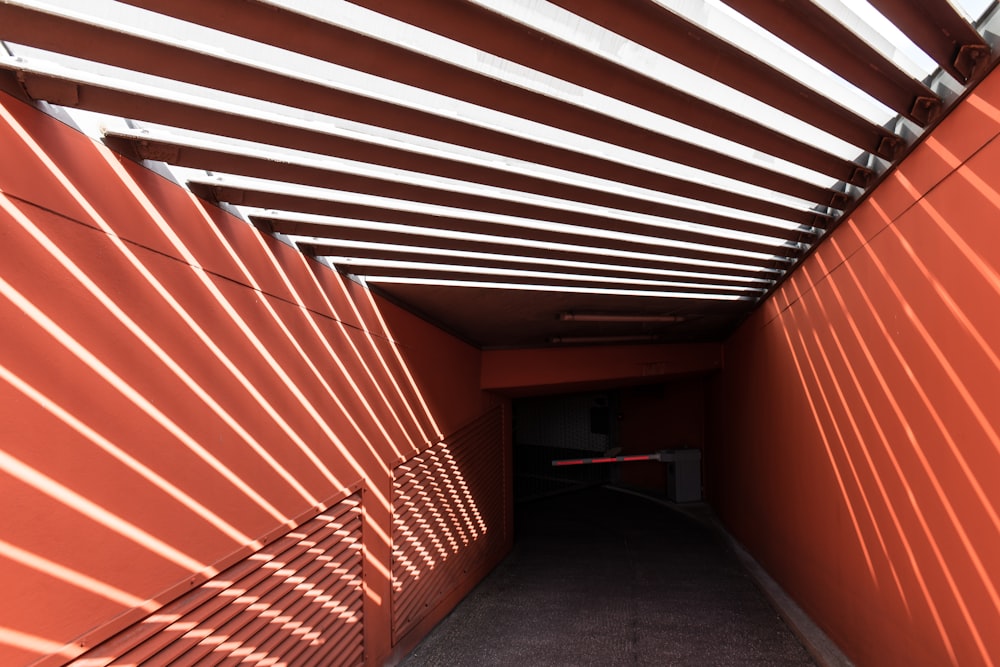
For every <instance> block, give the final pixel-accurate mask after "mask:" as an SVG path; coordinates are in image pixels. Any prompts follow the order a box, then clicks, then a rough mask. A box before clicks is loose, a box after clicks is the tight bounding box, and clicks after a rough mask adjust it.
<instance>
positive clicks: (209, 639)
mask: <svg viewBox="0 0 1000 667" xmlns="http://www.w3.org/2000/svg"><path fill="white" fill-rule="evenodd" d="M361 528H362V512H361V500H360V495H359V494H354V495H353V496H349V497H348V498H345V499H344V500H342V501H340V502H338V503H336V504H335V505H333V506H332V507H330V508H329V509H328V510H326V511H325V512H322V513H320V514H319V515H317V516H315V517H314V518H312V519H309V520H308V521H306V522H304V523H303V524H301V525H300V526H298V527H297V528H295V529H293V530H292V531H290V532H288V533H287V534H285V535H284V536H282V537H280V538H278V539H277V540H275V541H274V542H272V543H271V544H269V545H268V546H266V547H264V548H263V549H261V550H260V551H258V552H256V553H254V554H253V555H251V556H250V557H248V558H246V559H244V560H243V561H241V562H239V563H237V564H236V565H234V566H232V567H230V568H228V569H227V570H225V571H223V572H222V573H220V574H219V575H218V576H216V577H214V578H213V579H210V580H208V581H207V582H205V583H204V584H202V585H201V586H199V587H198V588H196V589H194V590H192V591H191V592H190V593H188V594H186V595H184V596H183V597H181V598H179V599H177V600H175V601H174V602H172V603H170V604H168V605H166V606H165V607H163V608H162V609H160V610H159V611H157V612H156V613H154V614H152V615H150V616H149V617H147V618H146V619H145V620H143V621H142V622H140V623H137V624H136V625H134V626H132V627H130V628H128V629H127V630H125V631H123V632H122V633H120V634H119V635H117V636H115V637H112V638H111V639H109V640H108V641H106V642H104V643H102V644H100V645H98V646H96V647H95V648H94V649H92V650H91V651H89V652H87V653H85V654H84V655H82V656H81V657H79V658H78V659H76V660H75V661H74V662H72V663H71V665H73V666H74V667H96V666H97V665H168V664H179V665H210V664H211V665H215V664H219V663H222V662H225V663H231V662H239V661H243V662H245V663H247V664H260V665H273V664H283V665H322V666H323V667H328V666H332V665H357V664H361V663H362V662H363V658H364V633H363V627H364V626H363V623H362V608H363V603H364V597H363V590H362V563H363V559H362V544H361Z"/></svg>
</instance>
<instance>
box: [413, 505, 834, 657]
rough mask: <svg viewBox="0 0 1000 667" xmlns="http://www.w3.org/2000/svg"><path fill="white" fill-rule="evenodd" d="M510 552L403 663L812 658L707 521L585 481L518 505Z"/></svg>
mask: <svg viewBox="0 0 1000 667" xmlns="http://www.w3.org/2000/svg"><path fill="white" fill-rule="evenodd" d="M515 525H516V527H517V537H516V541H515V545H514V550H513V551H512V553H511V555H510V556H509V557H508V558H507V559H506V560H504V561H503V563H501V564H500V566H499V567H497V569H496V570H494V572H493V573H492V574H491V575H490V576H489V577H487V578H486V579H485V580H484V581H483V582H482V583H481V584H480V585H479V586H478V587H477V588H476V589H475V590H474V591H473V592H472V593H471V594H470V595H469V596H468V597H467V598H466V599H465V600H463V601H462V603H461V604H460V605H459V606H458V607H457V608H456V609H455V611H454V612H453V613H452V614H451V615H450V616H448V617H447V618H446V619H444V620H443V621H442V622H441V623H440V624H439V625H438V626H437V627H436V628H435V629H434V630H433V631H432V632H431V634H430V635H428V636H427V637H426V638H425V639H424V641H423V642H422V643H421V644H420V645H419V646H418V647H417V648H416V649H415V650H414V651H413V652H412V653H411V654H410V655H409V656H407V657H406V658H405V659H404V660H403V662H402V663H400V664H401V665H404V666H405V667H423V666H432V665H439V666H442V667H444V666H447V667H455V666H478V665H517V666H519V667H535V666H545V667H557V666H563V665H565V666H566V667H570V666H572V667H581V666H584V665H602V666H611V665H656V666H672V665H678V666H680V665H690V666H692V667H694V666H697V667H706V666H712V665H719V666H723V665H767V666H769V667H770V666H779V665H813V664H814V662H813V661H812V659H811V658H810V657H809V654H808V653H807V652H806V650H805V649H804V648H803V647H802V645H801V644H800V643H799V642H798V641H797V639H796V638H795V636H794V635H793V634H792V632H791V631H790V630H789V629H788V627H787V626H786V625H785V624H784V623H783V621H782V620H781V618H780V617H779V616H778V614H777V612H776V611H775V610H774V609H773V608H772V607H771V606H770V605H769V604H768V602H767V601H766V600H765V598H764V597H763V596H762V595H761V593H760V592H759V590H758V589H757V588H756V586H755V585H754V583H753V581H752V580H751V579H750V577H749V576H748V575H747V573H746V571H745V570H744V569H743V568H742V566H741V565H740V564H739V562H738V561H737V560H736V559H735V557H734V556H733V555H732V554H731V552H729V551H728V550H727V549H726V548H725V546H723V544H722V542H721V541H720V539H719V538H718V537H717V536H716V534H715V533H714V532H713V531H712V530H711V529H710V528H707V527H705V526H704V525H702V524H701V523H698V522H696V521H694V520H693V519H691V518H688V517H686V516H684V515H682V514H680V513H677V512H675V511H672V510H670V509H669V508H667V507H664V506H663V505H660V504H657V503H654V502H650V501H649V500H647V499H644V498H641V497H637V496H634V495H629V494H625V493H621V492H618V491H614V490H611V489H607V488H591V489H586V490H582V491H578V492H574V493H568V494H564V495H561V496H555V497H550V498H545V499H542V500H538V501H534V502H530V503H525V504H523V505H520V506H519V507H518V512H517V515H516V524H515Z"/></svg>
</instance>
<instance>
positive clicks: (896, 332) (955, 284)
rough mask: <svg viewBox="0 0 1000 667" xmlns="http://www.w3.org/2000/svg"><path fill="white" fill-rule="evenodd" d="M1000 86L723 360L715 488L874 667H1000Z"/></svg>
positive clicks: (760, 553) (716, 411) (998, 76)
mask: <svg viewBox="0 0 1000 667" xmlns="http://www.w3.org/2000/svg"><path fill="white" fill-rule="evenodd" d="M998 133H1000V73H994V74H993V75H991V76H990V77H989V78H988V79H987V80H986V81H985V82H984V83H982V84H981V85H980V86H979V87H978V88H977V89H976V90H975V91H973V93H972V95H971V96H970V97H969V98H968V99H967V100H966V101H964V102H963V103H962V104H961V105H960V106H959V107H958V108H957V109H956V110H955V111H954V112H953V113H952V114H951V115H950V116H949V117H948V118H947V119H946V120H945V121H944V122H943V123H942V124H941V125H940V126H939V127H938V128H937V129H936V130H935V131H934V132H933V134H932V135H931V136H930V137H929V138H928V139H927V140H926V141H925V142H924V143H923V144H922V145H921V146H919V147H918V148H917V149H916V150H915V151H914V153H913V154H912V155H911V156H910V157H909V158H907V160H906V161H905V162H904V163H903V164H902V166H901V167H900V168H899V169H898V170H897V171H896V172H895V173H893V174H892V175H891V176H890V177H889V178H888V180H887V181H886V182H884V183H883V184H882V185H881V186H880V187H879V188H878V189H877V190H876V191H875V193H874V194H873V196H871V197H870V198H869V199H868V200H867V201H865V202H864V203H863V204H862V205H861V206H860V207H859V209H858V210H857V212H856V213H854V214H853V215H852V217H851V219H850V220H848V221H846V222H845V223H844V224H843V225H842V226H841V227H840V228H838V229H837V230H836V231H835V232H834V233H833V235H832V237H831V238H830V239H828V240H827V242H826V243H825V244H824V245H823V246H821V249H820V250H819V251H818V252H817V253H816V254H815V255H814V256H813V257H811V258H810V259H808V260H807V261H806V262H805V264H804V265H803V266H802V267H801V269H800V270H799V271H797V272H796V273H795V274H794V275H793V277H792V278H791V279H790V280H789V281H788V282H787V283H786V284H785V285H784V286H783V287H782V288H781V289H780V290H779V291H778V292H777V293H776V294H775V295H774V296H773V298H771V299H770V300H769V301H768V302H767V303H766V304H765V305H764V307H762V308H761V309H760V310H759V311H758V312H757V313H756V314H755V315H754V316H753V317H752V318H751V319H750V320H749V321H748V322H747V323H746V324H745V325H744V326H743V327H742V328H741V329H740V330H739V331H738V332H737V333H736V334H735V335H734V336H733V337H732V338H731V340H729V341H728V343H727V345H726V347H725V369H724V371H723V373H722V374H721V380H720V385H719V387H718V389H717V397H718V402H717V404H716V405H714V406H713V412H712V419H713V422H714V423H713V425H712V428H711V431H712V433H714V434H715V437H713V440H712V442H711V452H710V454H711V455H710V456H709V457H708V464H709V467H708V470H707V475H708V479H707V482H708V487H709V489H710V490H711V499H712V502H713V504H714V506H715V507H716V509H717V511H718V512H719V514H720V515H721V517H722V518H723V520H724V521H725V523H726V524H727V525H728V526H729V528H730V529H731V530H732V532H733V533H734V534H735V535H736V536H737V537H738V539H740V540H741V541H742V542H743V543H744V544H746V545H747V547H748V548H749V550H750V551H751V552H752V553H753V554H754V556H755V557H756V558H757V559H758V560H759V561H760V562H761V563H762V564H763V565H764V567H765V568H766V569H767V570H768V571H769V572H770V573H771V574H772V575H773V576H774V577H775V578H776V579H777V580H778V581H779V582H780V584H781V585H782V586H783V587H784V588H785V589H786V590H787V591H789V592H790V593H791V594H792V595H793V597H794V598H795V599H796V600H797V601H798V602H799V603H800V604H801V605H802V606H803V607H804V608H805V609H806V610H807V611H808V612H809V613H810V614H811V615H812V616H813V617H814V618H815V619H816V620H817V621H818V622H819V623H820V624H821V625H822V626H823V627H824V628H825V629H826V630H827V631H828V632H829V634H830V635H831V636H832V638H833V639H834V640H836V641H837V642H838V643H839V644H840V645H841V647H842V648H843V649H844V650H845V652H846V653H847V654H848V656H849V657H850V658H851V659H852V660H854V661H855V662H856V664H858V665H862V666H864V665H877V666H879V667H884V666H891V665H949V664H954V665H963V666H965V665H983V664H1000V485H998V484H997V483H996V478H997V471H998V470H1000V409H998V405H1000V404H998V398H1000V314H998V313H1000V243H998V239H1000V236H998V226H997V220H998V218H1000V170H998V165H1000V139H998Z"/></svg>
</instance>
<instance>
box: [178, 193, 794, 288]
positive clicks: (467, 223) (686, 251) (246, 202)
mask: <svg viewBox="0 0 1000 667" xmlns="http://www.w3.org/2000/svg"><path fill="white" fill-rule="evenodd" d="M188 187H190V188H191V190H192V191H193V192H194V193H195V194H197V195H198V196H200V197H202V198H204V199H206V200H209V201H218V202H226V203H229V204H233V205H237V206H250V207H257V208H262V209H272V210H277V211H296V212H299V213H311V214H315V215H326V216H332V217H341V218H350V219H354V220H372V221H376V222H388V223H395V224H401V225H412V226H414V227H424V228H428V229H438V230H448V231H454V232H465V233H472V234H490V235H495V236H506V237H512V238H518V239H529V240H532V241H538V242H541V243H564V244H572V245H585V246H586V245H589V246H594V247H602V248H610V249H613V250H624V251H629V252H644V253H650V254H657V255H662V256H666V257H683V258H688V259H696V260H705V261H713V262H729V263H732V264H741V265H744V266H747V267H748V268H751V267H754V266H760V265H761V264H765V265H769V264H770V263H771V261H772V260H763V261H762V260H761V259H760V258H751V257H745V256H740V255H733V254H729V253H726V252H725V251H724V248H723V247H718V249H713V248H705V249H691V248H684V247H674V246H667V245H661V244H658V243H656V242H655V239H653V238H649V237H641V236H636V237H631V238H625V239H619V238H614V237H609V238H606V237H598V236H594V235H592V234H587V233H586V232H587V230H586V229H580V230H579V231H572V230H565V231H564V230H560V231H553V230H548V229H540V228H537V227H533V226H530V225H528V226H525V225H507V224H500V223H496V222H487V221H482V220H473V219H471V218H468V217H464V216H463V217H446V216H444V215H431V214H429V213H418V212H414V211H407V210H402V209H397V208H389V207H387V206H372V205H366V204H355V203H348V202H340V201H334V200H330V199H320V198H317V197H308V196H301V195H293V194H285V193H280V192H269V191H265V190H255V189H251V188H248V187H237V186H235V185H229V184H226V185H222V184H219V183H218V182H215V181H199V180H191V181H188ZM287 233H290V234H299V233H300V232H297V231H290V232H287ZM773 261H781V259H780V257H779V256H777V255H776V256H775V257H774V260H773ZM791 262H792V260H791V258H787V259H786V263H787V264H789V265H790V264H791Z"/></svg>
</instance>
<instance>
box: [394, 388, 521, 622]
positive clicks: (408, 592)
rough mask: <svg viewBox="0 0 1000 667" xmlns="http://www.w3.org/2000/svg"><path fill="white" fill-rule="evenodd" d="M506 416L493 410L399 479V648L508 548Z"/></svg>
mask: <svg viewBox="0 0 1000 667" xmlns="http://www.w3.org/2000/svg"><path fill="white" fill-rule="evenodd" d="M503 466H504V455H503V411H502V408H497V409H495V410H492V411H490V412H488V413H486V414H485V415H483V416H482V417H480V418H479V419H477V420H476V421H475V422H473V423H471V424H469V425H468V426H466V427H465V428H463V429H462V430H461V431H459V432H458V433H455V434H454V435H453V436H451V437H449V438H447V439H445V440H444V441H442V442H440V443H438V444H436V445H434V446H432V447H429V448H427V449H425V450H424V451H423V452H421V453H419V454H417V455H416V456H414V457H413V458H412V459H410V460H409V461H407V462H406V463H403V464H401V465H399V466H398V467H397V468H396V469H395V471H394V474H393V499H392V505H393V536H392V543H393V555H392V619H393V639H394V641H398V640H399V639H400V638H401V637H402V636H403V635H404V634H405V633H406V632H407V631H408V630H410V629H411V628H412V627H413V626H414V625H416V623H418V622H419V621H420V620H421V619H422V618H423V617H424V615H425V614H426V613H427V612H428V611H429V610H430V609H432V608H433V607H434V605H435V604H436V603H437V601H438V600H439V599H440V598H442V597H443V596H445V595H447V594H448V593H449V592H451V591H452V590H454V589H455V588H456V587H457V586H458V585H459V584H460V583H461V582H462V580H463V578H464V577H465V575H466V574H467V573H468V572H469V570H470V569H472V568H474V567H475V565H476V563H477V562H478V561H479V560H480V558H481V557H482V555H483V554H486V553H489V552H490V551H492V550H493V549H497V548H499V547H500V545H502V544H503V543H504V540H505V535H504V525H505V524H504V518H505V517H504V512H505V507H506V493H507V489H506V485H505V482H504V469H503Z"/></svg>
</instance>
